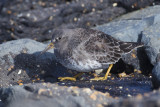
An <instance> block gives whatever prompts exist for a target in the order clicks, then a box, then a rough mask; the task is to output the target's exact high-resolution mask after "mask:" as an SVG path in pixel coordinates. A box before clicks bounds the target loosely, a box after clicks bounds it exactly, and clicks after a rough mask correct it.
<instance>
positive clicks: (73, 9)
mask: <svg viewBox="0 0 160 107" xmlns="http://www.w3.org/2000/svg"><path fill="white" fill-rule="evenodd" d="M3 10H4V11H3V12H2V13H3V17H0V23H3V24H1V25H0V37H1V38H0V43H2V42H4V41H8V40H13V39H19V38H26V37H28V38H32V39H35V40H37V41H46V40H49V39H51V36H52V34H53V32H54V29H57V28H73V27H74V28H75V27H83V28H90V27H93V26H96V25H100V24H103V23H106V22H109V21H110V20H111V19H113V18H115V17H117V16H119V15H121V14H123V13H125V10H124V9H123V8H120V7H113V6H112V4H111V3H110V2H109V1H108V0H104V1H102V2H101V1H99V0H92V1H88V0H81V1H76V0H73V1H70V2H66V1H61V2H59V1H58V0H55V1H48V0H46V1H38V0H37V1H34V2H33V1H32V0H29V1H23V2H19V1H18V0H15V1H9V3H7V5H5V7H4V9H3ZM44 26H45V27H44Z"/></svg>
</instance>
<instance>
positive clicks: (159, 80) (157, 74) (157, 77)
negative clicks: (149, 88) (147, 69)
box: [152, 62, 160, 89]
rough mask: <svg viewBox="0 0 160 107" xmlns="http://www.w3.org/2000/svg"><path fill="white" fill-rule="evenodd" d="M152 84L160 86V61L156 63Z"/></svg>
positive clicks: (155, 86) (156, 86)
mask: <svg viewBox="0 0 160 107" xmlns="http://www.w3.org/2000/svg"><path fill="white" fill-rule="evenodd" d="M152 84H153V87H154V88H156V89H157V88H159V87H160V62H158V63H157V64H155V66H154V68H153V70H152Z"/></svg>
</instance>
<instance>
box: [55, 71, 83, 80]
mask: <svg viewBox="0 0 160 107" xmlns="http://www.w3.org/2000/svg"><path fill="white" fill-rule="evenodd" d="M82 74H83V73H78V74H76V75H75V76H73V77H59V78H58V79H59V80H60V81H65V80H69V81H76V78H78V77H80V76H81V75H82Z"/></svg>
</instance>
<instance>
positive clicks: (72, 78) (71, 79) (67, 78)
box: [58, 77, 76, 81]
mask: <svg viewBox="0 0 160 107" xmlns="http://www.w3.org/2000/svg"><path fill="white" fill-rule="evenodd" d="M58 79H59V80H60V81H65V80H69V81H76V78H75V77H59V78H58Z"/></svg>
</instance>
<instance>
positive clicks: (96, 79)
mask: <svg viewBox="0 0 160 107" xmlns="http://www.w3.org/2000/svg"><path fill="white" fill-rule="evenodd" d="M90 80H91V81H104V80H107V78H105V77H95V78H93V79H90Z"/></svg>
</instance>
